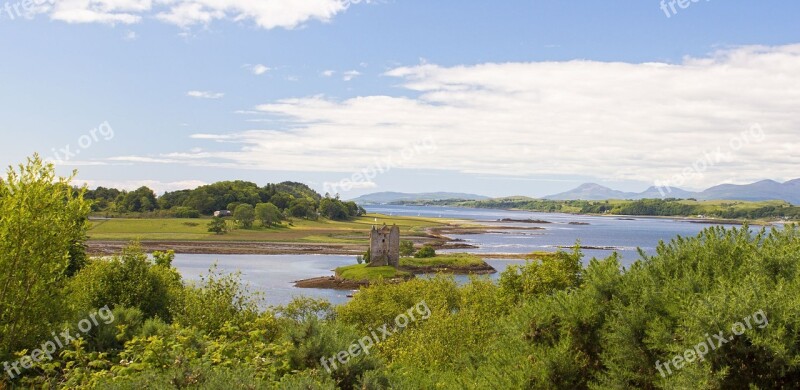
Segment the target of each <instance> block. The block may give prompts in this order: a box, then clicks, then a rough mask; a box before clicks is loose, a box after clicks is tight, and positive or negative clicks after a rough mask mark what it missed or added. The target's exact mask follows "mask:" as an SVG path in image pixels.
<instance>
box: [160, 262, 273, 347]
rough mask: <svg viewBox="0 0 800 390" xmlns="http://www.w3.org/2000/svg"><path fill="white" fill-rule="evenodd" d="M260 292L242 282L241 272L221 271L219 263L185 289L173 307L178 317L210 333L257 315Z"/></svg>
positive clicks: (184, 322)
mask: <svg viewBox="0 0 800 390" xmlns="http://www.w3.org/2000/svg"><path fill="white" fill-rule="evenodd" d="M259 301H260V298H259V297H258V295H256V294H253V293H251V292H250V291H249V290H248V289H247V287H246V286H245V285H243V284H242V282H241V278H240V274H238V273H236V274H222V273H220V272H218V271H217V269H216V265H214V267H212V268H211V269H210V270H209V271H208V275H203V276H201V277H200V281H199V282H196V283H193V284H190V285H188V286H186V287H185V288H184V289H183V290H182V294H181V296H180V297H179V300H178V304H177V305H176V306H175V307H174V311H173V312H174V315H175V317H174V318H175V321H176V322H177V323H179V324H181V325H183V326H187V327H189V326H192V327H195V328H197V329H200V330H202V331H203V332H207V333H210V334H218V333H219V332H221V331H222V330H223V329H224V327H225V326H228V325H241V324H243V323H245V322H247V321H251V320H252V319H253V318H255V317H256V316H257V315H258V303H259Z"/></svg>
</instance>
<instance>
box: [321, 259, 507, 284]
mask: <svg viewBox="0 0 800 390" xmlns="http://www.w3.org/2000/svg"><path fill="white" fill-rule="evenodd" d="M493 271H494V269H493V268H492V267H491V266H489V265H488V264H486V262H485V261H483V259H482V258H480V257H479V256H477V255H473V254H469V253H453V254H445V255H437V256H435V257H429V258H422V259H418V258H414V257H403V258H401V259H400V267H398V268H394V267H388V266H386V267H369V266H368V264H354V265H348V266H345V267H339V268H337V269H336V276H337V277H338V278H340V279H344V280H350V281H360V282H364V281H367V282H374V281H377V280H381V279H397V278H402V279H407V278H409V277H411V276H412V275H414V274H422V273H434V272H448V273H456V274H459V273H463V274H467V273H491V272H493Z"/></svg>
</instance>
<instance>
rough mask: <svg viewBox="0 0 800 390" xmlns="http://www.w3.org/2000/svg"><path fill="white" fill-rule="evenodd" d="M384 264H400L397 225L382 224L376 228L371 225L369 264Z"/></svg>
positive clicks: (393, 265) (372, 265)
mask: <svg viewBox="0 0 800 390" xmlns="http://www.w3.org/2000/svg"><path fill="white" fill-rule="evenodd" d="M386 265H390V266H392V267H397V266H399V265H400V228H399V227H397V225H392V227H388V226H386V225H383V227H382V228H380V229H376V228H375V226H374V225H373V226H372V230H371V231H370V232H369V266H370V267H381V266H386Z"/></svg>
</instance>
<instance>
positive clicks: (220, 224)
mask: <svg viewBox="0 0 800 390" xmlns="http://www.w3.org/2000/svg"><path fill="white" fill-rule="evenodd" d="M208 231H209V232H211V233H216V234H225V233H227V232H228V223H227V222H225V219H224V218H220V217H214V218H212V219H211V222H209V223H208Z"/></svg>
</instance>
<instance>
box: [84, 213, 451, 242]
mask: <svg viewBox="0 0 800 390" xmlns="http://www.w3.org/2000/svg"><path fill="white" fill-rule="evenodd" d="M209 221H210V219H209V218H200V219H179V218H151V219H134V218H113V219H110V220H103V221H91V226H90V229H89V239H92V240H120V241H130V240H162V241H184V240H188V241H191V240H194V241H203V240H206V241H268V242H312V243H335V244H364V243H366V241H367V239H368V237H369V230H370V228H371V227H372V225H382V224H384V223H386V224H387V225H392V224H397V226H398V227H400V233H401V234H402V235H404V236H423V235H425V229H426V228H428V227H435V226H442V225H445V224H447V223H450V222H452V220H448V219H441V218H421V217H397V216H386V215H381V214H368V215H366V216H364V217H360V218H356V219H354V220H352V221H331V220H327V219H320V220H318V221H308V220H302V219H295V220H293V221H292V224H291V225H289V224H288V223H287V222H284V223H283V225H281V226H278V227H270V228H265V227H261V226H260V224H259V223H258V222H256V223H255V227H253V228H252V229H235V230H232V231H231V232H229V233H228V234H224V235H217V234H214V233H210V232H208V226H207V225H208V222H209ZM195 224H196V225H195ZM228 225H229V226H230V227H233V226H234V224H233V221H231V220H229V221H228Z"/></svg>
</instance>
